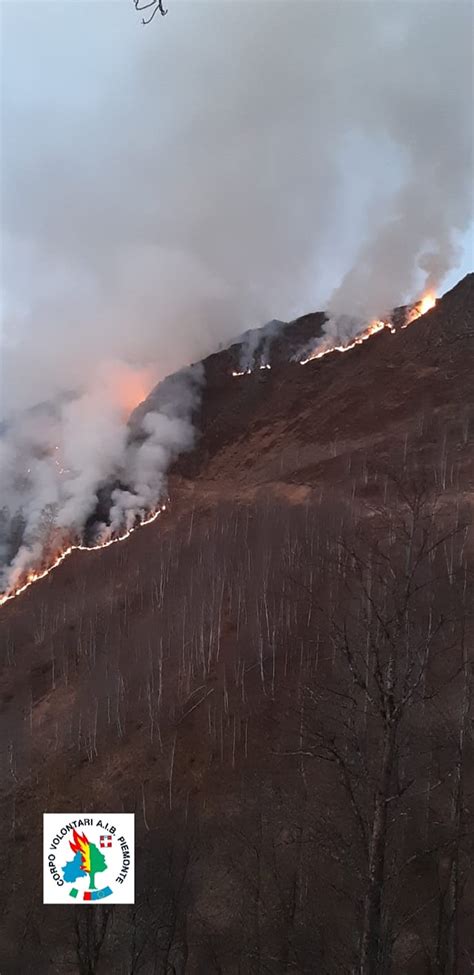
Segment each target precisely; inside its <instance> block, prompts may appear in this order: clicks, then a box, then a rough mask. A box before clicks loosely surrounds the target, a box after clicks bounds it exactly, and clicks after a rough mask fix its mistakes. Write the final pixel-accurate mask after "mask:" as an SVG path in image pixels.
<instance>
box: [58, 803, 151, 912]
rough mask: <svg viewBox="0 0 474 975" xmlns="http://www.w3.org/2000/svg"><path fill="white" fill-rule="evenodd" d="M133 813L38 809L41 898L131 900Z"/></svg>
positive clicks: (80, 901) (91, 901) (84, 901)
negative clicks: (41, 836) (40, 844)
mask: <svg viewBox="0 0 474 975" xmlns="http://www.w3.org/2000/svg"><path fill="white" fill-rule="evenodd" d="M134 855H135V815H134V813H44V815H43V903H44V904H97V903H102V902H103V903H104V904H134V903H135V859H134Z"/></svg>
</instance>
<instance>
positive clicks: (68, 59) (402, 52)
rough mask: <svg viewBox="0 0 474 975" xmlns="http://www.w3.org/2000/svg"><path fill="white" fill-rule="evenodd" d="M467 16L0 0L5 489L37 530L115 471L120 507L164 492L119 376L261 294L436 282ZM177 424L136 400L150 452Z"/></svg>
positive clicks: (225, 320) (458, 149) (461, 144)
mask: <svg viewBox="0 0 474 975" xmlns="http://www.w3.org/2000/svg"><path fill="white" fill-rule="evenodd" d="M472 18H473V9H472V6H471V4H470V2H468V0H466V2H463V0H447V2H437V3H432V2H431V0H426V2H424V0H419V2H417V3H416V4H415V3H413V4H401V3H397V2H393V3H392V2H390V0H386V2H385V0H380V2H379V3H372V2H366V0H360V2H358V3H354V2H353V0H348V2H339V0H330V2H329V0H328V2H325V0H319V2H318V3H314V4H310V3H306V2H299V0H293V2H292V3H279V2H259V0H256V2H253V3H227V2H225V0H218V2H214V3H202V4H201V3H186V2H179V0H175V2H174V3H173V4H171V3H170V11H169V14H168V16H167V17H166V18H164V19H161V18H159V19H155V21H154V22H153V23H152V25H150V27H149V28H147V29H145V28H142V27H141V26H140V23H139V19H140V18H139V16H138V15H136V13H135V11H134V9H133V4H131V3H130V4H127V3H123V4H118V3H117V4H111V3H108V2H101V0H96V2H95V3H94V4H90V3H88V2H82V0H74V2H73V0H70V2H64V3H61V4H58V3H56V2H54V0H51V2H47V0H46V2H42V3H41V4H39V3H37V2H35V0H32V2H26V3H24V2H21V0H18V2H16V3H15V4H3V6H2V47H3V50H2V55H3V57H2V62H3V68H2V75H3V77H2V88H3V96H2V106H1V108H2V134H3V139H2V143H3V145H2V155H3V165H2V170H1V192H2V221H3V234H2V252H1V264H2V267H1V278H2V336H1V357H2V377H1V378H2V390H1V407H2V416H3V417H4V421H5V425H6V427H5V429H6V433H5V432H4V434H3V437H2V438H1V439H2V441H3V443H2V447H1V449H2V453H3V454H4V457H3V463H4V470H6V476H5V484H4V486H3V488H2V503H3V498H4V499H5V503H6V506H7V508H8V510H9V512H10V514H11V513H12V512H14V509H15V504H18V498H20V507H21V512H22V517H23V519H24V521H25V523H26V525H27V526H28V529H27V538H28V545H29V546H30V549H31V550H32V548H33V546H34V545H35V544H37V543H36V538H37V536H38V533H40V529H39V527H38V526H41V525H42V523H43V521H44V511H45V508H46V509H47V506H48V505H52V506H53V509H54V512H55V517H56V520H57V523H58V529H61V530H62V529H63V528H66V527H68V528H74V529H77V531H80V530H81V527H82V526H83V524H84V522H85V519H86V518H87V517H88V515H89V514H90V512H91V510H92V509H93V506H94V504H95V502H96V499H97V492H98V490H99V489H100V485H101V484H102V483H103V481H104V478H106V477H107V476H109V474H111V473H115V472H116V471H122V474H124V468H126V467H127V466H129V467H130V471H129V474H130V477H129V478H128V481H127V484H128V490H129V494H130V497H129V498H128V501H130V502H131V499H132V498H135V499H136V501H137V505H138V506H140V505H141V504H142V503H143V502H144V499H145V498H146V497H150V496H151V494H152V493H153V491H157V490H162V487H161V488H160V487H157V483H158V482H159V483H160V484H161V481H160V479H159V478H157V477H155V473H156V472H154V470H153V461H152V460H150V458H149V457H147V456H146V454H144V455H143V457H142V459H141V460H140V461H139V460H138V458H137V456H136V453H135V452H134V451H133V450H132V451H130V449H129V445H128V441H127V433H126V417H127V407H130V408H131V407H132V406H133V405H135V401H134V398H133V397H130V398H129V396H128V392H127V390H128V387H129V385H131V386H134V387H135V386H137V384H138V385H140V383H143V382H144V384H145V386H144V391H143V395H145V393H146V391H147V389H149V388H151V387H152V386H153V385H154V383H156V382H158V381H159V380H161V379H163V378H164V377H165V376H167V375H168V374H170V373H172V372H173V371H174V370H176V369H179V368H180V367H182V366H183V365H186V364H188V363H190V362H193V361H197V360H198V359H200V358H201V357H202V356H204V355H206V354H207V353H209V352H211V351H213V349H214V348H215V347H216V346H217V345H218V344H222V343H223V342H224V343H225V342H226V341H228V340H230V339H231V336H233V335H235V334H238V333H242V332H243V331H245V329H247V328H249V327H251V326H255V325H256V324H258V323H261V322H265V321H269V320H271V319H273V317H274V315H278V316H279V317H280V318H282V319H285V320H292V319H293V318H295V317H296V316H297V315H300V314H302V313H304V312H306V311H308V309H313V308H317V307H329V308H330V311H331V315H332V316H333V317H334V316H339V315H340V314H342V313H344V314H346V313H347V314H349V315H354V316H356V317H357V318H362V319H366V318H371V317H373V316H374V315H376V316H380V315H382V314H383V311H384V310H385V309H386V308H390V307H392V306H393V305H394V304H400V303H401V302H403V301H405V300H409V299H411V298H414V297H416V296H417V294H418V293H419V292H420V291H421V290H423V288H424V286H425V284H429V285H434V286H435V287H436V286H437V285H438V284H439V283H440V282H441V280H442V278H443V277H444V276H445V275H446V273H447V272H448V271H449V269H450V268H452V267H453V266H454V264H455V263H456V260H457V257H458V255H457V247H458V245H459V241H460V240H461V239H462V234H463V233H464V232H465V231H466V229H467V228H468V226H469V224H470V220H471V218H472V217H471V209H470V207H471V203H472V197H471V193H470V182H469V181H470V178H471V172H472V120H471V97H472V96H471V74H470V72H471V36H472ZM460 235H461V237H460ZM111 370H112V373H113V376H114V377H115V378H110V374H111ZM120 374H122V378H123V377H125V378H123V381H119V380H118V379H117V376H119V375H120ZM104 377H105V378H104ZM124 391H125V392H124ZM41 402H48V403H50V404H51V403H53V404H54V409H53V408H52V409H51V410H50V411H49V412H48V410H43V411H39V412H38V411H36V412H35V413H34V416H33V414H31V408H32V407H35V406H36V404H38V403H41ZM25 411H27V412H26V414H25ZM28 411H29V412H28ZM25 417H26V418H25ZM179 420H180V422H179V423H177V424H173V423H171V425H170V422H171V421H170V417H167V419H166V420H163V421H161V420H160V421H157V420H147V421H146V423H147V425H148V426H149V429H147V430H146V431H145V432H146V433H147V434H148V437H149V440H150V445H149V447H150V452H151V454H153V450H156V451H158V452H159V448H160V445H161V446H162V447H163V451H164V454H163V456H169V457H171V456H173V455H174V453H175V450H176V449H179V448H180V445H181V444H183V443H187V442H188V440H189V431H188V432H185V430H184V428H183V426H182V425H181V424H182V423H183V422H184V423H188V422H189V417H188V419H187V420H184V419H183V417H182V416H180V418H179ZM168 421H170V422H168ZM174 436H176V441H175V442H174V441H173V437H174ZM173 444H174V445H173ZM56 447H58V448H59V449H58V450H56ZM54 454H59V455H60V458H59V459H58V458H57V457H55V456H54ZM142 460H143V464H142ZM56 461H58V463H56ZM60 470H61V471H63V473H60ZM159 470H160V477H161V473H162V468H161V467H160V468H159ZM125 473H126V472H125ZM124 476H125V475H124ZM134 478H136V483H132V482H133V479H134ZM153 485H154V486H153ZM149 489H150V490H149ZM150 491H151V494H150ZM14 496H15V497H16V499H17V500H16V502H15V500H14ZM116 502H117V505H116V508H117V510H116V514H117V516H118V515H119V513H120V512H121V511H122V512H123V514H124V516H125V517H126V518H130V517H131V514H130V511H131V507H127V503H126V502H125V499H124V498H120V497H117V499H116ZM131 504H132V507H133V503H132V502H131ZM47 510H48V509H47Z"/></svg>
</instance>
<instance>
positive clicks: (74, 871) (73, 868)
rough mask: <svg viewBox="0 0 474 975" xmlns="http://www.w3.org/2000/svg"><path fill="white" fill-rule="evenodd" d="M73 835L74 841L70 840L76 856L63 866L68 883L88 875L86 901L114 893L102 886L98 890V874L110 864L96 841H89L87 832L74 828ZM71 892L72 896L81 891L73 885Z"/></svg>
mask: <svg viewBox="0 0 474 975" xmlns="http://www.w3.org/2000/svg"><path fill="white" fill-rule="evenodd" d="M72 835H73V838H74V842H71V841H69V846H70V847H71V850H72V852H73V853H74V854H75V856H74V859H73V860H68V862H67V863H66V864H65V865H64V867H62V872H63V877H64V880H65V882H66V883H67V884H73V883H74V882H75V881H76V880H82V879H83V878H84V877H88V878H89V887H88V889H87V890H85V891H84V892H83V898H82V899H83V900H85V901H96V900H101V899H102V898H103V897H108V896H109V894H111V893H112V890H111V888H110V887H102V889H100V890H98V889H97V887H96V884H95V876H96V874H97V873H102V872H103V871H104V870H107V866H108V865H107V861H106V859H105V856H104V854H103V853H101V852H100V850H99V848H98V847H97V846H96V845H95V843H90V842H89V840H88V839H87V836H86V835H85V833H82V835H81V834H80V833H78V832H77V831H76V830H75V829H74V830H73V834H72ZM69 893H70V896H71V897H77V895H78V893H79V891H78V889H77V887H73V888H72V890H71V891H70V892H69Z"/></svg>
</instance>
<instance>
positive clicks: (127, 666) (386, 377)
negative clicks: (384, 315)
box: [0, 275, 474, 975]
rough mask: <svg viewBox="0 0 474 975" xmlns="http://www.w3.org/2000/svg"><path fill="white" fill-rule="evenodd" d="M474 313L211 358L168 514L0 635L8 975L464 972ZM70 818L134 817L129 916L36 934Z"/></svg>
mask: <svg viewBox="0 0 474 975" xmlns="http://www.w3.org/2000/svg"><path fill="white" fill-rule="evenodd" d="M473 284H474V275H469V276H468V277H467V278H465V279H464V280H463V281H461V282H460V283H459V284H458V285H457V286H456V287H455V288H454V289H453V290H452V291H450V292H449V293H448V294H446V295H445V296H444V297H443V298H442V299H441V300H440V301H439V302H438V304H437V306H436V307H435V308H434V309H433V310H432V311H430V312H429V313H428V314H426V315H424V316H423V317H422V318H420V319H418V320H417V321H416V322H414V323H413V324H412V325H411V326H409V327H408V328H406V329H400V330H397V331H396V332H395V333H390V332H389V331H388V330H384V331H383V332H380V333H379V334H377V335H375V336H374V337H372V338H371V339H370V340H369V341H368V342H365V343H364V344H363V345H360V346H357V347H355V348H354V349H352V350H350V351H347V352H343V353H340V352H334V353H331V354H329V355H327V356H325V357H324V358H322V359H318V360H313V361H310V362H308V363H307V364H306V365H300V364H298V363H297V362H290V361H288V359H289V354H288V353H289V352H290V351H292V350H293V349H294V348H295V347H296V346H297V345H299V344H300V343H301V342H302V341H303V340H304V341H305V342H307V341H308V340H309V338H311V337H314V335H315V334H319V332H320V330H321V328H322V326H323V324H324V316H323V315H318V316H306V317H305V319H303V320H300V322H299V324H298V323H297V328H298V334H297V340H296V341H295V338H294V336H295V333H294V332H292V331H291V328H290V327H289V326H288V327H287V329H286V330H285V329H283V330H282V329H281V328H279V329H278V334H277V337H276V338H275V339H274V343H276V344H272V346H271V348H270V349H269V350H267V351H268V355H269V361H270V364H271V369H256V370H255V371H253V372H251V373H250V374H244V375H240V376H235V377H234V376H233V375H232V372H233V371H236V370H237V369H238V366H239V363H240V355H241V351H240V347H239V346H235V347H232V348H231V349H230V350H224V351H221V352H219V353H216V355H214V356H210V357H209V358H208V359H207V360H206V361H205V362H204V370H205V385H204V391H203V398H202V404H201V406H200V408H199V411H198V412H197V414H196V416H195V423H196V427H197V429H198V431H199V437H198V441H197V445H196V448H195V450H194V451H193V452H192V453H190V454H187V455H183V456H182V457H181V458H180V459H179V460H178V462H177V463H176V464H175V466H174V468H173V470H172V472H171V475H170V481H169V504H168V507H167V511H166V512H165V513H163V515H162V516H161V517H160V518H158V520H157V521H156V522H154V523H153V524H151V525H149V526H146V527H143V528H141V529H139V530H137V531H136V532H135V533H134V534H133V535H131V537H130V538H129V539H127V540H126V541H124V542H120V543H119V544H117V545H112V546H110V547H109V548H106V549H103V550H101V551H97V552H76V553H74V554H72V555H71V556H70V557H69V558H68V559H67V560H66V561H65V562H64V563H63V564H62V565H61V566H59V567H58V568H57V569H56V570H55V571H54V572H53V573H51V574H50V575H49V576H48V577H47V578H45V579H44V580H42V581H40V582H38V583H36V584H34V585H33V586H32V587H31V588H30V589H28V590H27V591H26V592H25V593H24V594H22V595H21V596H20V597H18V598H17V599H15V600H13V601H12V602H10V603H8V604H6V605H5V606H4V607H3V608H2V609H1V610H0V612H1V614H2V628H1V640H2V644H1V648H2V660H1V662H2V668H3V669H2V675H1V684H0V693H1V711H0V721H1V730H2V742H3V749H2V766H1V768H2V841H3V842H2V849H3V856H2V865H1V867H0V873H1V878H2V883H1V887H0V890H1V893H0V898H1V907H2V914H3V925H2V933H1V934H0V970H1V972H2V975H8V973H17V972H21V973H25V975H26V973H31V975H33V973H35V975H43V973H49V972H57V973H61V975H62V973H65V975H69V973H71V975H72V973H76V972H79V973H81V975H82V973H87V975H93V973H97V975H108V973H113V975H115V973H124V975H125V973H127V975H132V973H137V972H141V973H143V975H148V973H150V975H151V973H152V972H153V973H155V975H156V973H160V975H172V973H174V975H184V973H185V975H214V973H215V975H218V973H221V975H251V973H252V975H253V973H258V975H263V973H272V975H289V973H291V975H294V973H307V975H314V973H316V972H317V973H318V975H319V973H321V975H323V973H328V975H349V973H350V972H355V971H357V972H359V971H363V972H364V975H365V973H369V972H370V973H375V972H377V973H379V972H380V975H389V973H393V975H395V973H397V975H398V973H403V975H418V973H420V975H422V973H428V972H430V973H438V975H454V973H455V972H459V973H460V975H468V973H470V972H471V971H472V958H473V957H474V942H473V935H472V910H473V908H474V890H473V883H472V876H470V867H471V866H472V855H473V849H472V825H473V822H474V819H473V807H472V796H473V785H474V775H473V754H472V739H471V738H470V737H469V734H468V725H469V717H468V715H469V690H470V685H471V681H472V677H471V671H470V666H471V664H470V658H469V652H470V651H469V647H470V646H471V645H472V642H470V641H469V635H470V633H471V625H472V624H471V619H470V615H469V613H470V610H469V605H470V600H472V539H471V537H470V534H469V525H470V517H471V516H470V512H471V508H472V496H473V489H474V450H473V446H474V410H473V406H474V403H473V399H474V387H473V383H472V375H473V365H474V300H473V299H474V295H473ZM289 335H290V338H289V337H288V336H289ZM287 343H289V344H287ZM257 347H258V345H257ZM150 403H151V404H152V403H153V396H152V397H151V400H150ZM387 755H388V756H389V758H390V761H388V760H387ZM55 810H58V811H77V810H84V811H86V810H91V811H93V810H97V811H99V810H110V811H122V810H125V811H134V812H135V813H136V833H137V879H136V905H135V907H134V908H133V909H132V908H128V907H118V908H115V909H114V910H112V909H107V907H106V906H105V907H103V908H100V909H99V908H94V911H93V912H91V911H88V910H87V909H86V908H82V909H81V908H80V907H78V908H75V907H73V906H71V907H70V908H69V909H68V910H66V909H65V908H63V907H57V908H56V907H43V906H42V904H41V899H42V898H41V883H42V881H41V872H42V861H41V846H42V844H41V816H42V813H43V812H45V811H55ZM377 817H379V818H377ZM377 824H378V825H377ZM376 826H377V830H376V829H375V827H376ZM378 827H380V829H379V828H378ZM379 834H380V836H379ZM378 837H379V839H378ZM380 837H381V839H383V846H380V842H381V839H380ZM379 840H380V842H379ZM374 871H378V872H377V873H376V881H377V883H376V885H375V886H374V883H373V882H372V881H373V877H374ZM377 890H378V891H379V901H378V907H377ZM377 911H378V914H377ZM377 917H378V922H377ZM377 924H378V927H377ZM364 944H365V948H364ZM364 951H365V952H366V954H365V956H364V957H365V959H366V962H367V964H366V966H365V968H361V965H362V963H363V962H362V961H361V959H362V958H363V954H364ZM367 959H368V960H367ZM364 964H365V962H364ZM370 965H372V967H370Z"/></svg>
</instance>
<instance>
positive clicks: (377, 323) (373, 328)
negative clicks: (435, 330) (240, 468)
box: [300, 319, 395, 366]
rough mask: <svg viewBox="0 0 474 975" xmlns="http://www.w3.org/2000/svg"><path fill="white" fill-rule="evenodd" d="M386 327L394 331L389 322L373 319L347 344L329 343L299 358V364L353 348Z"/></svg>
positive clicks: (302, 364) (303, 364)
mask: <svg viewBox="0 0 474 975" xmlns="http://www.w3.org/2000/svg"><path fill="white" fill-rule="evenodd" d="M384 328H388V330H389V332H392V333H393V332H395V329H394V327H393V325H392V324H391V322H383V321H382V320H381V319H374V321H373V322H370V325H368V326H367V328H365V329H364V331H363V332H359V335H356V337H355V339H354V340H353V341H352V342H349V343H348V345H331V346H330V347H329V348H327V349H323V350H322V351H320V352H317V351H314V352H312V353H311V355H309V356H307V358H306V359H301V361H300V365H301V366H305V365H306V363H307V362H311V361H312V360H313V359H322V358H323V357H324V356H325V355H329V354H330V353H331V352H348V351H349V349H354V348H355V346H356V345H362V343H363V342H366V341H367V339H370V338H371V337H372V335H376V333H377V332H381V331H382V329H384Z"/></svg>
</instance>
